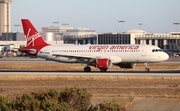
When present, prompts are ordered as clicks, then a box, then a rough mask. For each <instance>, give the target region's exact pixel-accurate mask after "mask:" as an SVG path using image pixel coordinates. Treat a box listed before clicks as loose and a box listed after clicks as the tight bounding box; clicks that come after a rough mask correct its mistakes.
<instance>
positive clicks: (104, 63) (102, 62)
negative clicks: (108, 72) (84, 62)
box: [94, 58, 112, 69]
mask: <svg viewBox="0 0 180 111" xmlns="http://www.w3.org/2000/svg"><path fill="white" fill-rule="evenodd" d="M94 66H95V67H98V68H101V69H108V68H110V67H111V66H112V63H111V60H109V59H107V58H103V59H97V60H95V61H94Z"/></svg>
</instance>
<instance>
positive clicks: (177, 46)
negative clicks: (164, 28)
mask: <svg viewBox="0 0 180 111" xmlns="http://www.w3.org/2000/svg"><path fill="white" fill-rule="evenodd" d="M173 24H174V25H176V48H177V52H178V53H179V45H178V39H177V36H178V34H177V32H178V27H177V26H178V25H179V24H180V23H178V22H175V23H173Z"/></svg>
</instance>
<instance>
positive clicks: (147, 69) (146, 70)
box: [144, 63, 150, 72]
mask: <svg viewBox="0 0 180 111" xmlns="http://www.w3.org/2000/svg"><path fill="white" fill-rule="evenodd" d="M144 65H145V66H146V68H145V72H149V71H150V69H149V68H148V64H147V63H144Z"/></svg>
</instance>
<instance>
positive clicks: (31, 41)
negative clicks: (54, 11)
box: [26, 29, 41, 46]
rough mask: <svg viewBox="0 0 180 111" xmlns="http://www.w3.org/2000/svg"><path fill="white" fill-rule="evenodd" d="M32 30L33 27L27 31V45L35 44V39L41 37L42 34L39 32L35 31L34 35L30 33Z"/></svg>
mask: <svg viewBox="0 0 180 111" xmlns="http://www.w3.org/2000/svg"><path fill="white" fill-rule="evenodd" d="M30 31H31V29H29V30H28V33H27V37H26V38H27V43H28V44H27V45H28V46H29V45H30V44H31V43H33V46H34V41H35V40H36V39H37V38H39V37H41V35H40V34H39V33H35V34H34V35H30Z"/></svg>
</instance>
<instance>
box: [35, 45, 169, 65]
mask: <svg viewBox="0 0 180 111" xmlns="http://www.w3.org/2000/svg"><path fill="white" fill-rule="evenodd" d="M37 56H38V57H41V58H44V59H50V60H54V61H59V62H66V63H77V62H80V63H81V59H86V58H87V59H88V58H92V59H93V58H94V59H97V58H108V59H110V60H112V64H113V63H151V62H161V61H165V60H167V59H168V58H169V57H168V55H167V54H166V53H165V52H163V51H162V50H161V49H160V48H159V47H157V46H152V45H139V44H138V45H49V46H45V47H43V48H42V49H41V51H40V52H39V53H38V54H37Z"/></svg>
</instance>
